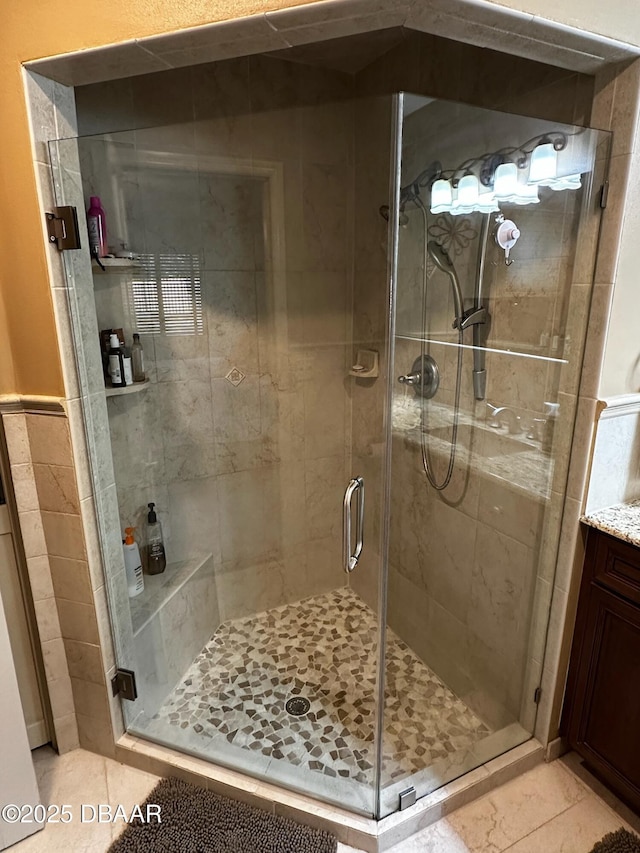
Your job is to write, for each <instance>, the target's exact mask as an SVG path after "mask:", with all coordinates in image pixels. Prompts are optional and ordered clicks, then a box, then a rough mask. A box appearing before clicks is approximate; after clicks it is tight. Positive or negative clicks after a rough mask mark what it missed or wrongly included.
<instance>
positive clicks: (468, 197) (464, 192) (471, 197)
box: [458, 175, 478, 207]
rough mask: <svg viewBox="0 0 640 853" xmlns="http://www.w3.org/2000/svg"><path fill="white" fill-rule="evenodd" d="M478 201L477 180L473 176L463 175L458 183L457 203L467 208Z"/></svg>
mask: <svg viewBox="0 0 640 853" xmlns="http://www.w3.org/2000/svg"><path fill="white" fill-rule="evenodd" d="M477 201H478V179H477V178H476V176H475V175H465V176H464V177H463V178H460V181H459V182H458V202H459V204H460V205H461V206H464V207H468V206H469V205H474V204H476V202H477Z"/></svg>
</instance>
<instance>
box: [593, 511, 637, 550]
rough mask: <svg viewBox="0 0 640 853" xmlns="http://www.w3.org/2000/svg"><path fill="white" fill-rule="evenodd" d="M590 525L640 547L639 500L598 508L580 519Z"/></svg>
mask: <svg viewBox="0 0 640 853" xmlns="http://www.w3.org/2000/svg"><path fill="white" fill-rule="evenodd" d="M581 520H582V521H583V522H584V523H585V524H588V525H589V526H590V527H595V528H597V529H598V530H603V531H604V532H605V533H609V534H610V535H611V536H615V537H617V538H618V539H623V540H624V541H625V542H630V543H631V544H632V545H637V546H638V547H640V500H635V501H629V502H628V503H622V504H614V505H613V506H608V507H605V509H598V510H596V511H595V512H590V513H589V514H588V515H583V516H582V519H581Z"/></svg>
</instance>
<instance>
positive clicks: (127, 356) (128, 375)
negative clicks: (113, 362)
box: [122, 347, 133, 385]
mask: <svg viewBox="0 0 640 853" xmlns="http://www.w3.org/2000/svg"><path fill="white" fill-rule="evenodd" d="M122 363H123V364H124V384H125V385H133V363H132V360H131V350H130V349H128V348H127V347H123V348H122Z"/></svg>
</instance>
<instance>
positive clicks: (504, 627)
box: [380, 95, 608, 816]
mask: <svg viewBox="0 0 640 853" xmlns="http://www.w3.org/2000/svg"><path fill="white" fill-rule="evenodd" d="M401 121H402V176H401V179H400V183H401V189H400V190H399V193H398V198H399V211H398V220H399V225H400V228H399V235H398V262H397V293H396V305H395V310H396V318H395V335H394V339H393V340H394V359H395V370H394V373H393V374H392V376H393V377H400V378H399V379H397V381H393V382H392V388H393V390H392V404H391V405H392V419H391V438H392V457H391V467H390V480H391V485H390V488H391V498H390V532H389V565H388V592H387V595H388V610H387V614H388V627H387V635H386V656H385V665H386V702H385V715H384V725H383V732H384V734H383V748H382V756H381V762H382V772H381V802H380V812H381V815H382V816H384V815H386V814H389V813H390V812H392V811H395V810H396V809H397V808H398V794H399V793H400V791H402V790H403V789H405V788H406V787H407V786H408V785H413V786H415V788H416V790H417V794H418V796H419V797H421V796H424V795H425V794H427V793H429V792H431V791H433V790H434V789H435V788H438V787H440V786H442V785H443V784H445V783H446V782H448V781H450V780H451V779H453V778H455V777H457V776H459V775H461V774H463V773H465V772H467V771H469V770H471V769H473V768H474V767H477V766H478V765H480V764H483V763H484V762H486V761H488V760H489V759H492V758H494V757H495V756H497V755H499V754H500V753H502V752H505V751H506V750H508V749H510V748H512V747H514V746H516V745H518V744H520V743H522V742H524V741H525V740H527V739H528V738H530V737H531V735H532V732H533V731H534V725H535V718H536V707H537V706H536V704H535V701H534V692H535V689H536V688H537V687H538V686H539V685H540V682H541V675H542V661H543V659H544V649H545V641H546V631H547V624H548V617H549V610H550V598H551V590H552V588H553V577H554V571H555V563H556V551H557V543H558V538H559V532H560V522H561V515H562V505H563V500H564V494H565V487H566V478H567V466H568V459H569V448H570V441H571V434H572V430H573V423H574V417H575V408H576V392H577V383H578V377H579V372H580V364H581V358H582V347H583V341H584V336H585V323H586V318H587V313H588V305H589V299H590V294H591V282H592V276H593V266H594V255H595V246H596V243H597V234H598V227H599V221H600V211H599V208H598V205H597V202H595V201H594V199H595V196H596V194H595V192H594V191H593V185H594V179H593V176H594V169H596V167H597V168H599V169H600V172H601V173H602V170H603V168H604V165H605V164H606V159H607V146H608V139H607V137H606V135H605V134H600V133H598V132H595V131H591V130H588V129H584V128H578V127H571V126H566V125H561V124H551V123H549V122H546V121H541V120H538V119H532V118H524V117H521V116H514V115H507V114H504V113H499V112H495V111H489V110H483V109H477V108H473V107H468V106H463V105H460V104H454V103H449V102H445V101H433V100H430V99H426V98H421V97H419V96H414V95H405V96H404V115H403V117H401ZM543 146H544V147H543ZM540 150H541V152H542V153H541V154H540V153H538V154H537V155H536V157H535V161H536V162H535V163H534V164H533V168H532V164H531V157H532V154H533V152H535V151H538V152H539V151H540ZM487 152H488V153H487ZM532 173H533V174H532ZM534 179H535V181H536V182H534ZM600 182H601V179H600V181H596V182H595V187H596V189H599V186H600ZM496 196H498V198H496ZM503 220H504V221H503ZM499 228H500V232H499V233H497V231H498V229H499ZM516 238H517V239H516ZM498 239H499V240H501V241H502V244H503V248H501V247H500V246H499V245H498V243H497V240H498ZM507 248H508V249H509V251H508V253H507V251H506V249H507ZM461 325H462V326H463V330H461V329H460V326H461Z"/></svg>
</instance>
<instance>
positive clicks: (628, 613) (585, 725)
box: [562, 528, 640, 812]
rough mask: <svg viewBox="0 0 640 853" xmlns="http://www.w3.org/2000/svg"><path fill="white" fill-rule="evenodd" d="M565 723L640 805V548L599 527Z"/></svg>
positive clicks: (586, 576) (599, 770)
mask: <svg viewBox="0 0 640 853" xmlns="http://www.w3.org/2000/svg"><path fill="white" fill-rule="evenodd" d="M562 730H563V734H564V735H565V737H567V739H568V741H569V744H570V745H571V747H572V748H573V749H575V750H576V752H578V753H579V754H580V755H581V756H582V758H583V759H584V761H585V763H586V764H587V766H589V767H590V768H591V769H592V770H593V772H594V773H595V774H596V775H597V776H599V777H600V778H601V779H602V780H603V782H605V783H606V784H607V785H609V787H611V789H612V790H614V791H615V792H616V793H617V794H618V796H619V797H620V798H621V799H624V800H626V801H627V802H628V803H629V805H631V806H632V807H633V808H634V809H635V810H636V811H638V812H640V548H637V547H635V546H634V545H630V544H628V543H626V542H623V541H621V540H620V539H616V538H614V537H613V536H609V535H608V534H606V533H602V532H601V531H598V530H595V529H593V528H590V529H589V532H588V535H587V547H586V554H585V566H584V573H583V577H582V585H581V588H580V598H579V601H578V614H577V620H576V630H575V634H574V638H573V646H572V650H571V662H570V666H569V677H568V681H567V692H566V697H565V706H564V711H563V724H562Z"/></svg>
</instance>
